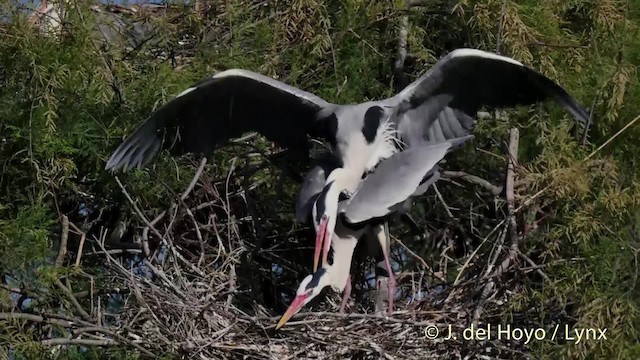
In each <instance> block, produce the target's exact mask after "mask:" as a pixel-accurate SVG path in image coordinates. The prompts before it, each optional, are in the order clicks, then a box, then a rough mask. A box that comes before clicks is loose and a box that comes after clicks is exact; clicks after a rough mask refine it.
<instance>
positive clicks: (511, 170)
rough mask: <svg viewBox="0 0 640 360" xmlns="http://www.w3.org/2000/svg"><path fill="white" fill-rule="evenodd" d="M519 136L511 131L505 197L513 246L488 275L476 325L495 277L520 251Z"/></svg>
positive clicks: (500, 273) (475, 318) (497, 253)
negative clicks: (517, 198)
mask: <svg viewBox="0 0 640 360" xmlns="http://www.w3.org/2000/svg"><path fill="white" fill-rule="evenodd" d="M519 137H520V135H519V132H518V129H517V128H513V129H511V131H510V132H509V157H508V164H507V175H506V180H505V197H506V198H507V212H508V215H507V219H508V228H509V235H510V238H511V247H510V249H509V254H508V255H507V257H506V258H505V259H504V260H503V261H502V263H501V264H500V266H498V268H497V269H495V270H493V271H492V272H491V274H490V275H488V277H489V278H490V279H489V282H488V283H487V284H486V285H485V286H484V289H483V290H482V294H481V295H480V301H479V302H478V306H477V307H476V309H475V311H474V313H473V321H472V324H474V325H476V324H477V323H478V320H479V319H480V316H481V315H482V311H483V309H484V304H485V303H486V301H487V298H488V297H489V294H490V293H491V291H492V290H493V288H494V287H495V280H494V279H495V278H496V277H498V276H500V275H502V273H503V272H504V271H505V270H506V269H507V268H508V267H509V265H510V264H511V261H513V259H514V258H515V257H516V255H517V253H518V240H519V239H518V228H517V223H516V218H515V209H514V208H515V206H514V202H515V193H514V177H515V167H516V164H517V161H518V144H519ZM503 242H504V238H503V237H501V240H500V241H499V245H498V248H499V249H501V248H502V244H503ZM500 252H501V250H498V251H497V252H496V256H495V257H494V261H495V259H497V256H498V255H499V254H500Z"/></svg>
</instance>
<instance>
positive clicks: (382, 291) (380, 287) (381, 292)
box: [375, 251, 389, 313]
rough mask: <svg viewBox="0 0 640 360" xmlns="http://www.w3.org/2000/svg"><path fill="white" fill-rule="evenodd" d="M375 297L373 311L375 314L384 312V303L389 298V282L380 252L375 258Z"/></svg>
mask: <svg viewBox="0 0 640 360" xmlns="http://www.w3.org/2000/svg"><path fill="white" fill-rule="evenodd" d="M375 272H376V297H375V310H376V313H382V312H384V305H383V304H384V301H385V300H387V298H388V297H389V294H388V292H389V290H388V288H387V283H388V281H389V274H388V273H387V266H386V265H385V262H384V259H383V257H382V251H380V252H379V255H377V256H376V271H375Z"/></svg>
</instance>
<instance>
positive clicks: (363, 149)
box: [106, 49, 589, 272]
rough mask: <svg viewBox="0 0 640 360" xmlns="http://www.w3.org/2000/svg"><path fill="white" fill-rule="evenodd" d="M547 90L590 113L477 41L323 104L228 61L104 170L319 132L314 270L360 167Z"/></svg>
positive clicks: (157, 115) (302, 145) (546, 95)
mask: <svg viewBox="0 0 640 360" xmlns="http://www.w3.org/2000/svg"><path fill="white" fill-rule="evenodd" d="M546 99H553V100H555V101H557V102H558V103H559V104H561V105H562V106H564V107H565V108H566V109H567V110H568V112H569V113H571V114H572V115H573V117H575V118H576V120H578V121H579V122H580V123H583V124H584V123H586V122H587V121H588V118H589V116H588V114H587V112H586V110H585V109H584V108H583V107H582V106H581V105H580V104H578V103H577V102H576V101H575V100H574V99H573V98H572V97H571V96H570V95H569V94H568V93H567V92H566V91H565V90H564V89H563V88H562V87H560V86H559V85H558V84H556V83H555V82H554V81H552V80H550V79H549V78H547V77H546V76H544V75H542V74H540V73H538V72H536V71H534V70H532V69H530V68H528V67H526V66H524V65H523V64H521V63H520V62H518V61H516V60H513V59H511V58H508V57H504V56H500V55H496V54H493V53H490V52H485V51H481V50H474V49H458V50H454V51H452V52H451V53H449V54H448V55H446V56H445V57H443V58H442V59H441V60H439V61H438V62H437V63H436V64H435V65H434V66H433V67H432V68H430V69H429V70H428V71H427V72H426V73H425V74H424V75H422V76H421V77H420V78H418V79H417V80H416V81H414V82H413V83H411V84H410V85H409V86H407V87H406V88H405V89H404V90H402V91H400V92H399V93H398V94H396V95H395V96H392V97H390V98H387V99H383V100H378V101H368V102H364V103H360V104H349V105H338V104H333V103H329V102H327V101H325V100H323V99H321V98H320V97H318V96H316V95H314V94H312V93H309V92H306V91H302V90H300V89H297V88H295V87H292V86H289V85H286V84H284V83H282V82H280V81H277V80H274V79H272V78H269V77H267V76H263V75H260V74H256V73H254V72H251V71H247V70H238V69H232V70H226V71H223V72H221V73H218V74H216V75H214V76H212V77H211V78H208V79H206V80H204V81H202V82H200V83H198V84H195V85H194V86H192V87H190V88H188V89H186V90H185V91H183V92H182V93H180V94H179V95H178V96H177V97H176V98H174V99H173V100H171V101H169V102H168V103H167V104H165V105H164V106H162V107H160V108H159V109H158V110H156V111H155V112H153V113H152V114H151V116H150V117H149V118H148V119H147V120H146V121H145V122H143V123H142V125H140V127H138V128H137V129H136V130H135V131H134V132H133V133H132V134H131V135H130V136H129V137H128V138H127V139H125V140H124V142H123V143H122V144H120V146H119V147H118V148H117V149H116V150H115V152H114V153H113V154H112V156H111V158H110V159H109V160H108V161H107V164H106V169H111V170H117V169H124V170H129V169H132V168H134V167H143V166H145V165H146V164H147V163H149V162H150V161H151V160H152V159H153V158H154V157H155V156H156V155H157V154H158V153H159V152H160V150H161V149H169V150H171V151H173V152H174V153H177V154H182V153H187V152H195V153H201V154H203V155H205V156H207V155H208V154H210V153H211V152H212V151H213V150H214V149H215V148H216V146H218V145H220V144H222V143H224V142H225V141H227V140H229V139H230V138H234V137H239V136H241V135H242V134H243V133H245V132H249V131H257V132H259V133H260V134H262V135H264V136H265V137H266V138H267V139H269V140H271V141H273V142H275V143H276V144H278V145H279V146H282V147H286V148H289V149H294V150H295V153H298V154H305V155H306V156H308V151H309V143H310V142H309V140H308V137H309V136H310V137H314V138H320V139H324V140H325V141H327V142H328V143H329V144H330V145H331V149H332V152H333V155H334V158H335V159H336V161H337V163H338V166H337V167H336V168H335V169H334V170H332V172H331V173H330V174H329V175H328V176H327V178H326V180H325V185H326V186H325V189H324V190H323V191H322V193H323V195H322V196H323V197H322V200H321V201H315V202H314V204H315V205H314V209H313V210H312V211H313V212H314V213H315V215H316V216H314V227H315V228H316V231H317V233H318V234H319V237H317V238H316V251H315V254H314V272H315V271H316V270H317V264H318V262H319V259H318V258H319V255H320V248H323V263H326V255H324V254H326V253H327V252H328V249H329V246H330V243H331V239H332V233H333V231H334V227H335V226H336V222H337V216H338V211H339V209H338V200H339V198H340V195H341V194H343V193H346V194H347V195H350V194H353V193H354V192H355V191H356V190H357V189H358V186H359V185H360V184H361V180H362V176H363V175H366V174H367V173H369V172H370V171H371V170H372V169H374V168H375V167H376V166H378V165H379V164H380V166H381V165H382V163H381V161H382V160H384V159H389V158H391V157H393V156H394V155H398V154H402V153H412V149H414V148H420V147H422V146H425V145H430V144H431V145H432V144H438V143H442V142H444V141H447V140H451V139H455V138H460V137H463V136H466V135H469V133H470V132H471V130H472V128H473V125H474V122H475V117H476V115H477V112H478V110H480V109H481V108H482V107H489V108H500V107H509V106H515V105H527V104H533V103H537V102H540V101H543V100H546ZM426 169H427V167H425V166H418V167H416V168H415V169H408V170H407V171H409V172H411V171H413V172H415V174H414V175H412V176H411V177H410V178H411V179H415V178H418V177H420V178H422V177H423V176H424V175H425V173H422V174H418V173H419V172H420V171H423V170H426ZM390 171H391V172H393V171H394V170H393V169H391V170H390ZM378 179H379V180H380V181H378V182H377V183H376V185H375V186H379V187H384V188H386V189H387V190H389V189H391V187H389V184H388V183H384V181H383V180H384V179H385V177H384V176H380V177H379V178H378ZM371 183H374V182H373V180H371ZM371 186H373V185H371ZM395 189H398V190H399V191H400V192H398V193H395V192H394V194H391V195H389V197H390V198H394V199H396V200H397V199H399V198H400V197H401V196H399V195H400V193H403V194H404V193H406V195H407V196H409V195H411V192H413V191H414V190H415V189H413V190H411V192H409V190H407V189H404V188H399V187H396V188H395ZM403 200H404V199H403ZM354 206H355V205H354ZM360 206H362V207H363V208H364V210H366V209H367V208H371V207H369V206H368V205H366V204H361V205H360ZM364 210H363V213H366V211H364ZM375 215H376V213H371V214H369V215H367V216H375ZM351 220H354V219H351ZM356 220H357V219H356ZM356 220H354V221H356ZM318 240H319V241H318ZM322 242H324V247H323V245H322Z"/></svg>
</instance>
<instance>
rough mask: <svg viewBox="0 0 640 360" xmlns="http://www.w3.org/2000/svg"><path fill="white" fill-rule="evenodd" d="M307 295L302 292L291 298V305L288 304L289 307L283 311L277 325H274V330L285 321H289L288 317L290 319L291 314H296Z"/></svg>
mask: <svg viewBox="0 0 640 360" xmlns="http://www.w3.org/2000/svg"><path fill="white" fill-rule="evenodd" d="M308 297H309V294H302V295H298V296H296V298H295V299H293V302H291V305H289V308H288V309H287V311H285V313H284V314H283V315H282V317H281V318H280V321H278V325H276V330H278V329H280V328H281V327H282V325H284V324H285V323H286V322H287V321H289V319H291V317H292V316H293V315H295V314H297V313H298V311H300V309H302V307H303V306H304V304H305V300H307V298H308Z"/></svg>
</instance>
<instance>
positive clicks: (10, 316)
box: [0, 312, 73, 327]
mask: <svg viewBox="0 0 640 360" xmlns="http://www.w3.org/2000/svg"><path fill="white" fill-rule="evenodd" d="M14 319H19V320H27V321H33V322H39V323H46V324H51V325H56V326H63V327H71V326H73V322H72V321H68V320H62V319H51V318H48V317H44V316H40V315H35V314H27V313H6V312H0V320H14Z"/></svg>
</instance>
